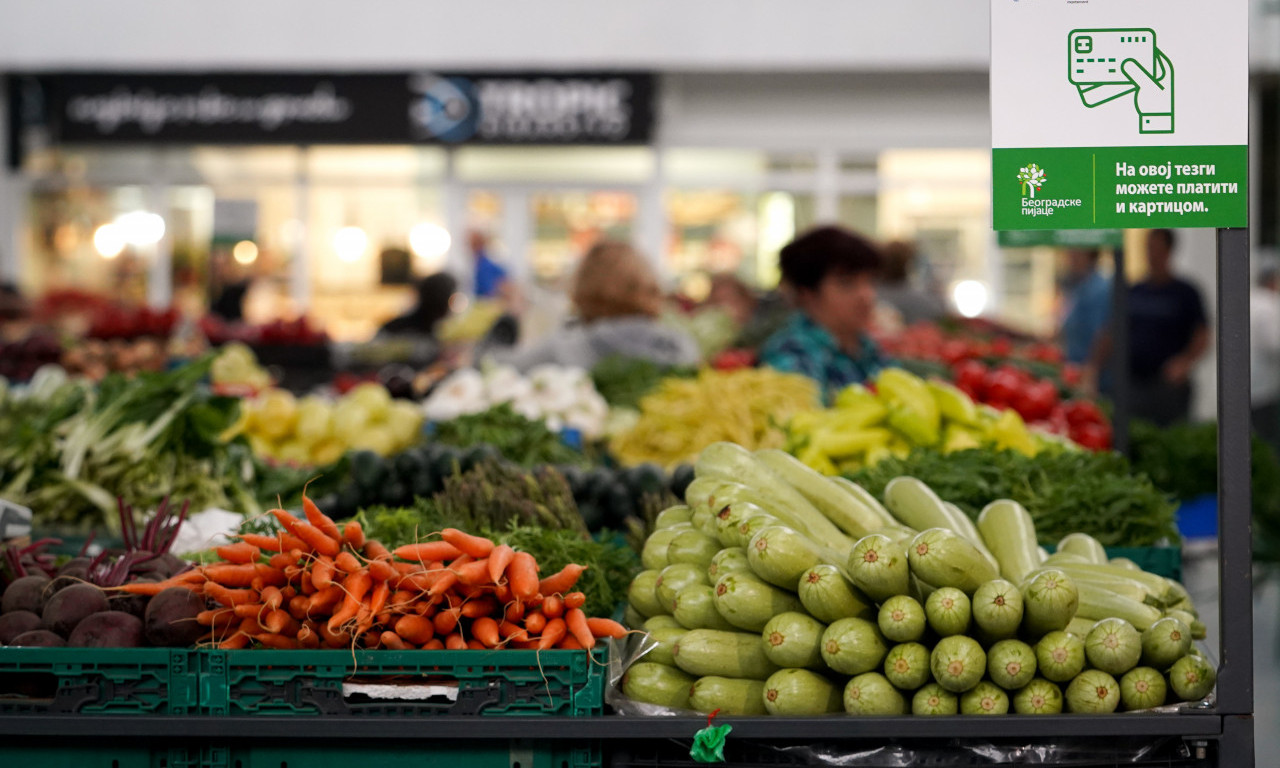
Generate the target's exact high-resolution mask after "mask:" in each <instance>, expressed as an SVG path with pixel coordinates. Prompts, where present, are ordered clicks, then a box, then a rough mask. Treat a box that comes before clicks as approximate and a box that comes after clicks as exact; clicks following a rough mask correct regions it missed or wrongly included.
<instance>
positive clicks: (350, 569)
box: [333, 551, 362, 573]
mask: <svg viewBox="0 0 1280 768" xmlns="http://www.w3.org/2000/svg"><path fill="white" fill-rule="evenodd" d="M333 566H334V567H335V568H337V569H338V570H339V571H342V572H343V573H355V572H356V571H358V570H360V568H361V567H362V566H361V565H360V561H359V560H357V559H356V556H355V555H353V554H351V553H350V552H346V551H343V552H339V553H338V554H337V555H336V556H335V557H334V558H333Z"/></svg>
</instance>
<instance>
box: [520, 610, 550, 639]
mask: <svg viewBox="0 0 1280 768" xmlns="http://www.w3.org/2000/svg"><path fill="white" fill-rule="evenodd" d="M546 626H547V617H546V614H544V613H543V612H542V611H533V612H532V613H530V614H529V615H528V616H525V617H524V628H525V629H527V630H529V634H532V635H540V634H542V630H543V629H545V628H546Z"/></svg>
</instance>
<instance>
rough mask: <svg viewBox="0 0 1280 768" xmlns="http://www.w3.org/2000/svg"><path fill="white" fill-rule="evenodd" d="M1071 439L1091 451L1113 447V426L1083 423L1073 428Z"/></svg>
mask: <svg viewBox="0 0 1280 768" xmlns="http://www.w3.org/2000/svg"><path fill="white" fill-rule="evenodd" d="M1071 439H1072V440H1074V441H1075V442H1076V443H1078V444H1080V445H1081V446H1083V447H1085V448H1088V449H1089V450H1091V451H1105V450H1108V449H1109V448H1111V427H1108V426H1107V425H1105V424H1081V425H1079V426H1077V427H1072V429H1071Z"/></svg>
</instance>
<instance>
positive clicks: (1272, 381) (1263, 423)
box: [1249, 264, 1280, 451]
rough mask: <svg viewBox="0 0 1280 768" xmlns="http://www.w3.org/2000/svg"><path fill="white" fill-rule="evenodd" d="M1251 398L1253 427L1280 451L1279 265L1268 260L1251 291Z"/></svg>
mask: <svg viewBox="0 0 1280 768" xmlns="http://www.w3.org/2000/svg"><path fill="white" fill-rule="evenodd" d="M1249 365H1250V381H1249V393H1250V397H1249V402H1250V406H1251V410H1252V417H1253V429H1254V431H1255V432H1256V433H1257V434H1258V435H1259V436H1260V437H1262V439H1264V440H1266V441H1267V443H1268V444H1269V445H1271V447H1272V448H1275V449H1276V450H1278V451H1280V266H1278V265H1276V264H1268V265H1266V266H1264V267H1263V268H1262V270H1261V271H1260V272H1259V274H1258V280H1257V284H1256V285H1255V286H1254V287H1253V288H1252V289H1250V291H1249Z"/></svg>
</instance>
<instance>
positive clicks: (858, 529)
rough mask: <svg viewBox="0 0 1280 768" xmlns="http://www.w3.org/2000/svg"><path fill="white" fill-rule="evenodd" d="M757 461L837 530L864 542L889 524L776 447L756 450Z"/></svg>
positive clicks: (858, 501)
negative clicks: (863, 538)
mask: <svg viewBox="0 0 1280 768" xmlns="http://www.w3.org/2000/svg"><path fill="white" fill-rule="evenodd" d="M755 455H756V458H757V459H759V460H760V462H761V463H762V464H764V465H765V466H766V467H768V468H769V469H772V470H773V471H774V472H775V473H777V475H778V476H779V477H781V478H782V479H783V480H784V481H786V482H788V483H790V484H791V485H792V487H794V488H795V489H796V490H798V491H800V493H801V495H803V496H804V497H805V498H806V499H808V500H809V503H810V504H812V505H813V506H815V507H817V509H818V511H819V512H821V513H822V514H823V515H824V516H826V518H827V519H828V520H830V521H831V522H832V523H835V525H836V527H838V528H839V529H840V530H842V531H844V532H845V533H847V534H849V535H850V536H852V537H853V538H854V539H860V538H862V537H863V536H866V535H867V534H868V533H875V532H876V531H877V530H879V529H881V528H883V527H884V526H885V525H886V524H887V521H885V520H883V519H882V518H880V517H879V516H878V515H876V514H875V512H874V511H872V510H869V509H867V508H866V507H865V506H864V505H863V504H862V502H861V501H860V500H857V499H854V498H853V497H852V496H850V495H849V494H848V493H847V492H845V491H843V490H841V489H840V488H837V487H836V485H835V484H834V483H832V482H830V481H829V480H828V479H827V478H826V476H824V475H822V474H819V473H818V472H815V471H814V470H812V469H810V468H809V467H807V466H805V465H804V463H803V462H801V461H800V460H799V459H797V458H796V457H794V456H792V455H791V454H789V453H786V452H785V451H780V450H778V449H776V448H766V449H764V450H759V451H756V454H755Z"/></svg>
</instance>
